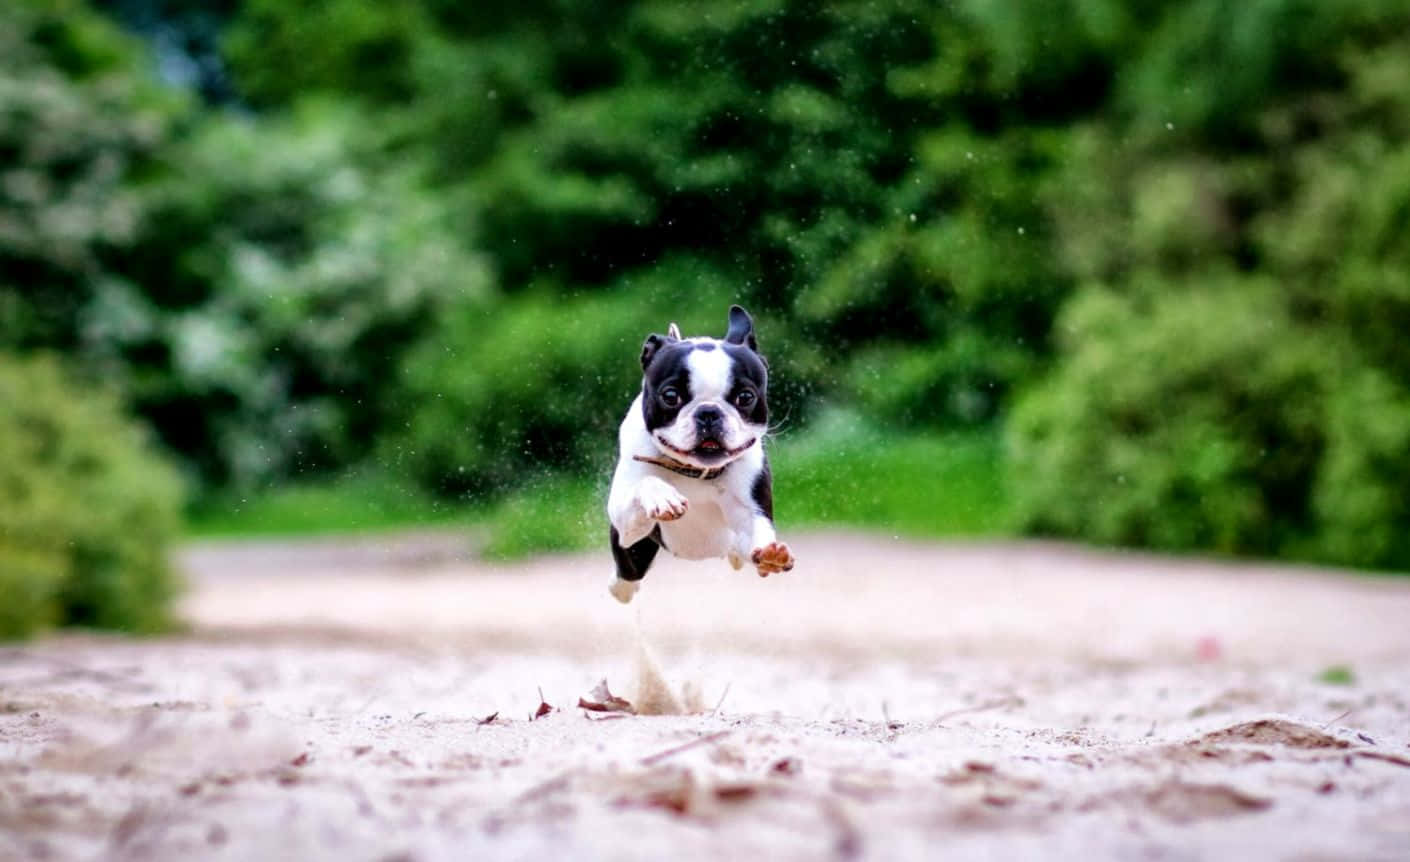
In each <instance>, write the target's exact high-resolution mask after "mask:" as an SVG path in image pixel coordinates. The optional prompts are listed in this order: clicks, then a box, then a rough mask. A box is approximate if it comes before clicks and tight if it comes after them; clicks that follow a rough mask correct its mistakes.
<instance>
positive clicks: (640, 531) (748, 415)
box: [607, 305, 793, 603]
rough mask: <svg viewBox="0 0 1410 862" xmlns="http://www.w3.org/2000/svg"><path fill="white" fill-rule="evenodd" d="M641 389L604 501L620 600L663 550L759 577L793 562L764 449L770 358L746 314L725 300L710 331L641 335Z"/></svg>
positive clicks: (627, 420) (672, 330)
mask: <svg viewBox="0 0 1410 862" xmlns="http://www.w3.org/2000/svg"><path fill="white" fill-rule="evenodd" d="M641 368H642V371H643V372H644V376H643V378H642V384H641V394H639V395H637V397H636V400H635V401H633V402H632V406H631V409H629V410H628V411H627V416H626V418H625V419H623V420H622V429H621V432H620V433H619V435H618V441H619V446H618V461H617V470H616V473H614V474H613V476H612V491H611V493H610V494H609V496H608V499H607V517H608V519H609V520H610V521H611V522H612V529H611V533H610V538H611V543H612V557H613V559H614V560H616V562H617V580H616V582H615V583H613V584H612V588H611V592H612V595H613V596H615V597H616V598H617V600H618V601H620V602H623V603H625V602H629V601H631V600H632V596H634V595H636V591H637V588H638V587H639V586H640V585H641V579H642V578H643V577H645V575H646V571H647V569H649V568H651V561H652V560H654V559H655V558H656V553H657V551H659V550H660V549H662V548H665V549H666V550H668V551H670V552H671V553H672V554H675V555H676V556H677V557H683V558H685V559H687V560H703V559H706V558H709V557H723V558H724V559H727V560H729V562H730V565H732V566H734V567H735V568H736V569H738V568H740V567H741V566H743V565H744V561H745V560H749V562H750V563H752V564H753V565H754V567H755V568H756V569H758V572H759V576H760V577H767V576H768V575H770V574H772V573H774V572H786V571H788V570H789V569H792V568H793V554H792V553H790V552H789V550H788V546H787V545H785V544H784V543H782V542H780V541H778V537H777V536H776V535H774V523H773V517H774V501H773V477H772V476H771V475H770V473H769V461H768V458H766V457H765V456H764V435H765V433H766V432H767V431H768V420H769V407H768V401H767V397H768V388H769V378H768V368H767V366H766V365H765V363H764V358H763V357H762V356H760V355H759V343H758V341H757V340H756V339H755V337H754V321H753V319H751V318H750V317H749V313H748V312H746V311H745V310H744V309H742V308H740V307H739V306H737V305H735V306H731V307H730V310H729V331H728V332H726V333H725V337H724V339H723V340H721V339H717V338H704V337H701V338H681V334H680V330H679V329H678V328H677V327H676V325H675V324H674V323H672V324H671V326H670V329H669V330H668V332H667V334H666V335H649V336H647V338H646V343H645V344H644V345H642V348H641Z"/></svg>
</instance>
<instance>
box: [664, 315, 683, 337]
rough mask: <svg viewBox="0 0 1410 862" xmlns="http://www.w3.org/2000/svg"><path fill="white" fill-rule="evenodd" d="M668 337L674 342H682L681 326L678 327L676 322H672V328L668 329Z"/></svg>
mask: <svg viewBox="0 0 1410 862" xmlns="http://www.w3.org/2000/svg"><path fill="white" fill-rule="evenodd" d="M666 337H667V338H669V339H671V340H672V341H680V340H681V328H680V327H679V326H676V322H675V321H674V320H673V321H671V325H670V326H668V327H666Z"/></svg>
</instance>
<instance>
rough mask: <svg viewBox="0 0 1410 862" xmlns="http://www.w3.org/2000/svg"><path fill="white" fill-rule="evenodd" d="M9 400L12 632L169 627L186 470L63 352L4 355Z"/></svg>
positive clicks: (1, 553)
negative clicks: (55, 357)
mask: <svg viewBox="0 0 1410 862" xmlns="http://www.w3.org/2000/svg"><path fill="white" fill-rule="evenodd" d="M0 404H3V405H5V408H4V410H0V596H4V601H3V602H0V638H14V637H22V636H24V635H28V634H32V633H34V632H37V631H41V630H43V629H45V628H47V627H49V626H53V625H78V626H93V627H97V628H107V629H118V630H121V631H127V632H152V631H158V630H161V629H163V628H165V627H167V626H169V625H170V623H171V617H170V614H169V607H170V603H171V599H172V598H173V596H174V595H175V593H176V589H177V581H176V578H175V576H174V575H173V573H172V571H171V569H170V568H169V567H168V565H167V561H166V550H167V545H168V543H169V542H170V540H171V539H172V537H173V536H174V535H175V534H176V531H177V529H178V526H179V524H178V516H179V512H180V504H181V493H180V485H179V483H178V480H177V476H176V474H175V473H174V472H173V471H172V470H171V469H170V468H169V467H168V466H167V465H166V464H165V463H164V462H162V461H161V460H159V459H158V458H156V457H155V456H154V455H152V454H151V452H150V451H149V449H148V448H147V444H146V440H145V439H144V435H143V434H142V433H141V432H140V431H139V429H138V428H137V427H136V426H134V425H133V424H132V423H131V422H130V421H128V420H127V419H126V418H125V417H124V416H123V415H122V414H121V412H120V411H119V409H118V407H117V404H116V402H115V400H113V399H112V398H110V397H108V396H106V395H104V394H101V393H96V392H93V391H91V390H89V389H88V388H85V387H81V386H79V385H77V384H76V383H75V382H74V381H72V380H71V379H69V377H68V376H66V374H65V373H64V372H62V371H61V370H60V368H59V367H58V365H57V364H55V363H54V362H52V361H49V360H45V359H23V360H22V359H14V358H7V357H4V356H0Z"/></svg>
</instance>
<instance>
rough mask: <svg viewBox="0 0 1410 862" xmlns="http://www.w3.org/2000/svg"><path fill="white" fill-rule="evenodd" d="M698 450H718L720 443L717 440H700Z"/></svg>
mask: <svg viewBox="0 0 1410 862" xmlns="http://www.w3.org/2000/svg"><path fill="white" fill-rule="evenodd" d="M700 448H701V449H718V448H720V443H719V441H718V440H701V441H700Z"/></svg>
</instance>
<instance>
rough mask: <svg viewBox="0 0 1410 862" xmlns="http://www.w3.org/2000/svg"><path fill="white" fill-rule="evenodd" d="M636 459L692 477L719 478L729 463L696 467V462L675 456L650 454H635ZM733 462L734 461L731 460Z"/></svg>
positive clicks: (633, 457)
mask: <svg viewBox="0 0 1410 862" xmlns="http://www.w3.org/2000/svg"><path fill="white" fill-rule="evenodd" d="M632 459H633V460H635V461H643V462H645V463H647V464H655V465H656V466H657V467H664V468H665V469H667V470H670V471H671V472H672V473H679V474H681V475H682V476H689V477H690V478H692V479H704V480H705V481H707V482H708V481H709V480H711V479H718V478H719V477H720V474H721V473H723V472H725V470H726V469H727V468H728V467H729V464H721V465H720V466H718V467H696V466H695V465H694V464H687V463H685V462H684V461H677V460H676V459H675V458H671V457H668V456H666V455H662V456H661V457H659V458H652V457H651V456H650V455H633V456H632ZM730 463H733V462H730Z"/></svg>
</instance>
